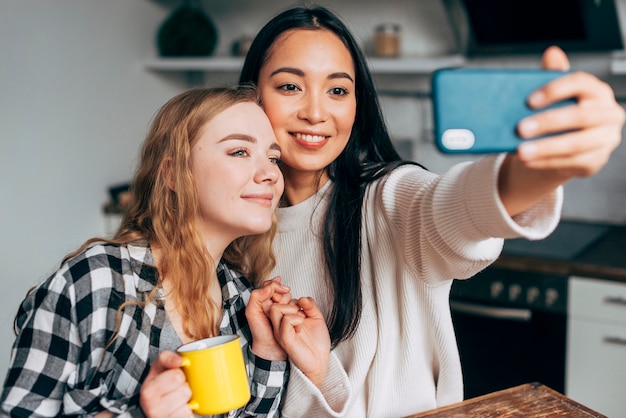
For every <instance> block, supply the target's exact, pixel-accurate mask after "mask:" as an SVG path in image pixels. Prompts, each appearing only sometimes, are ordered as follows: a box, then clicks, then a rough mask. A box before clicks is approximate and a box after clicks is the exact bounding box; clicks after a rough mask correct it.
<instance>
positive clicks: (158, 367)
mask: <svg viewBox="0 0 626 418" xmlns="http://www.w3.org/2000/svg"><path fill="white" fill-rule="evenodd" d="M182 364H183V358H182V357H181V356H179V355H178V354H176V353H174V352H172V351H163V352H162V353H161V354H159V356H158V357H157V359H156V360H155V361H154V362H153V363H152V366H151V367H150V371H149V372H148V377H153V376H156V375H159V374H161V373H163V372H164V371H166V370H170V369H178V368H179V367H180V366H182ZM146 378H147V377H146Z"/></svg>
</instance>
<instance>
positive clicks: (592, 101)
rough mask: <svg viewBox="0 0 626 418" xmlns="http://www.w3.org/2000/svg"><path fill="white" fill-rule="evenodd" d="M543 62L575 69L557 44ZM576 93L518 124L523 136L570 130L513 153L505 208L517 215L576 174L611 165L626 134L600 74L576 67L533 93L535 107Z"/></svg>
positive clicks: (505, 169) (502, 179)
mask: <svg viewBox="0 0 626 418" xmlns="http://www.w3.org/2000/svg"><path fill="white" fill-rule="evenodd" d="M543 67H544V68H545V69H551V70H567V69H569V60H568V58H567V56H566V55H565V53H564V52H563V51H562V50H561V49H560V48H557V47H551V48H548V49H547V50H546V51H545V53H544V54H543ZM570 98H575V99H577V103H576V104H573V105H570V106H564V107H560V108H557V109H551V110H547V111H545V112H542V113H540V114H537V115H533V116H531V117H528V118H526V119H525V120H523V121H521V122H520V124H519V125H518V131H519V133H520V136H521V137H523V138H532V137H537V136H541V135H545V134H549V133H556V132H565V133H562V134H559V135H556V136H553V137H550V138H546V139H541V140H537V141H532V142H527V143H523V144H522V145H520V146H519V148H518V150H517V153H515V154H511V155H509V156H507V158H506V160H505V161H504V164H503V165H502V167H501V170H500V175H499V178H498V191H499V194H500V199H501V201H502V203H503V204H504V207H505V208H506V210H507V211H508V213H509V214H510V215H511V216H514V215H516V214H518V213H520V212H523V211H524V210H526V209H528V208H530V207H531V206H533V205H534V204H536V203H537V202H538V201H539V200H541V199H542V198H543V197H545V196H546V195H548V194H549V193H552V192H553V191H554V190H555V189H556V188H557V187H559V186H560V185H562V184H564V183H566V182H567V181H568V180H571V179H572V178H574V177H588V176H592V175H594V174H595V173H597V172H598V171H600V170H601V169H602V167H604V166H605V164H606V163H607V161H608V160H609V157H610V155H611V153H612V152H613V151H614V150H615V148H617V146H618V145H619V144H620V142H621V139H622V127H623V125H624V120H625V114H624V110H623V109H622V107H621V106H620V105H619V104H618V103H617V102H616V100H615V96H614V94H613V90H612V89H611V87H610V86H609V85H608V84H607V83H605V82H603V81H601V80H599V79H598V78H596V77H595V76H593V75H591V74H588V73H583V72H573V73H570V74H567V75H565V76H563V77H560V78H559V79H557V80H554V81H553V82H551V83H549V84H548V85H546V86H544V87H543V88H541V89H539V90H538V91H536V92H534V93H533V94H532V95H531V96H530V98H529V105H530V106H531V107H533V108H538V109H539V108H543V107H546V106H548V105H550V104H552V103H555V102H558V101H561V100H564V99H570Z"/></svg>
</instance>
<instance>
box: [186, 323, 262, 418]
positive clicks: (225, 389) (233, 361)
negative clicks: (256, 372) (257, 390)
mask: <svg viewBox="0 0 626 418" xmlns="http://www.w3.org/2000/svg"><path fill="white" fill-rule="evenodd" d="M239 344H240V343H239V336H238V335H221V336H219V337H211V338H205V339H203V340H198V341H194V342H191V343H187V344H183V345H181V346H180V347H178V348H177V349H176V352H177V353H178V354H179V355H180V356H182V357H183V366H182V367H183V372H184V373H185V377H186V378H187V384H189V387H190V388H191V393H192V394H191V400H190V402H189V407H190V408H191V409H192V410H193V412H194V413H195V414H198V415H213V414H223V413H225V412H228V411H230V410H233V409H238V408H241V407H242V406H244V405H245V404H246V403H247V402H248V401H249V400H250V386H249V384H248V373H247V372H246V365H245V363H244V360H243V352H242V350H241V346H240V345H239Z"/></svg>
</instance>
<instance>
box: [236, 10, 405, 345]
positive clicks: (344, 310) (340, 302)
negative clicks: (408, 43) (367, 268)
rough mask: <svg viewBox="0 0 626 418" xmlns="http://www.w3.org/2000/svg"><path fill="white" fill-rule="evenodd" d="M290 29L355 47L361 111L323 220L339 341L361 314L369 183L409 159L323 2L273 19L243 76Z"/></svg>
mask: <svg viewBox="0 0 626 418" xmlns="http://www.w3.org/2000/svg"><path fill="white" fill-rule="evenodd" d="M291 29H304V30H328V31H331V32H333V33H334V34H336V35H337V36H338V37H339V39H341V41H342V42H343V43H344V45H345V46H346V48H347V49H348V50H349V51H350V54H351V56H352V60H353V61H354V67H355V76H356V80H355V90H356V91H355V94H356V117H355V121H354V125H353V127H352V132H351V134H350V139H349V140H348V143H347V145H346V148H345V149H344V151H343V152H342V153H341V155H339V157H337V159H336V160H335V161H333V162H332V163H331V164H330V165H329V166H328V167H327V168H326V170H327V173H328V176H329V178H330V179H331V180H332V181H333V184H334V188H333V189H332V195H331V198H330V204H329V207H328V211H327V214H326V215H327V216H326V217H325V223H324V255H325V261H326V266H327V268H328V271H329V274H330V280H331V285H332V288H333V295H334V298H333V307H332V311H331V313H330V317H329V318H328V322H329V323H328V328H329V331H330V338H331V341H332V345H333V346H336V345H337V343H339V342H340V341H342V340H346V339H348V338H350V337H351V336H352V335H353V334H354V332H355V330H356V328H357V326H358V323H359V320H360V318H361V311H362V296H361V277H360V276H361V219H362V203H363V196H364V195H365V191H366V187H367V185H368V184H369V183H370V182H372V181H374V180H376V179H378V178H380V177H382V176H384V175H386V174H387V173H389V172H390V171H391V170H393V169H394V168H396V167H398V166H399V165H402V164H406V163H409V162H408V161H402V160H401V158H400V156H399V155H398V153H397V151H396V150H395V148H394V146H393V144H392V142H391V138H390V136H389V132H388V131H387V127H386V126H385V122H384V120H383V116H382V113H381V110H380V105H379V103H378V98H377V96H376V92H375V89H374V83H373V81H372V77H371V75H370V72H369V69H368V67H367V63H366V61H365V57H364V55H363V52H362V51H361V49H360V48H359V46H358V44H357V43H356V41H355V39H354V37H353V36H352V35H351V34H350V31H349V30H348V28H347V27H346V26H345V24H344V23H343V22H342V21H341V20H340V19H339V18H338V17H337V16H336V15H335V14H333V13H332V12H331V11H330V10H328V9H326V8H324V7H321V6H315V7H296V8H292V9H289V10H286V11H284V12H282V13H281V14H279V15H277V16H276V17H274V18H273V19H272V20H270V21H269V22H268V23H267V24H266V25H265V26H264V27H263V28H262V29H261V30H260V31H259V33H258V34H257V36H256V37H255V39H254V40H253V42H252V45H251V46H250V50H249V52H248V54H247V56H246V59H245V61H244V64H243V68H242V70H241V76H240V78H239V82H240V83H254V84H257V83H258V81H259V73H260V71H261V67H262V66H263V64H264V63H265V62H266V60H267V58H268V54H269V53H270V51H271V48H272V45H273V44H274V42H275V41H276V39H277V38H278V37H279V36H280V35H281V34H282V33H284V32H285V31H288V30H291Z"/></svg>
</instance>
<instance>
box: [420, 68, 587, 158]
mask: <svg viewBox="0 0 626 418" xmlns="http://www.w3.org/2000/svg"><path fill="white" fill-rule="evenodd" d="M564 74H565V72H562V71H548V70H532V69H486V68H447V69H440V70H437V71H435V72H434V73H433V75H432V79H431V81H432V99H433V117H434V128H435V143H436V145H437V148H438V149H439V150H440V151H441V152H443V153H446V154H463V153H465V154H484V153H493V152H513V151H515V150H516V149H517V147H518V146H519V145H520V143H521V142H522V141H527V139H525V140H523V139H521V138H520V137H519V135H518V134H517V124H518V122H519V121H520V120H521V119H523V118H525V117H527V116H530V115H532V114H534V113H537V112H540V111H543V110H545V109H547V108H544V109H538V110H533V109H530V108H529V107H528V106H527V104H526V100H527V98H528V96H529V95H530V94H531V93H532V92H533V91H535V90H536V89H538V88H539V87H541V86H543V85H545V84H547V83H549V82H550V81H552V80H554V79H555V78H557V77H560V76H562V75H564ZM572 103H575V101H574V100H565V101H562V102H559V103H556V104H554V105H552V106H549V107H548V108H552V107H558V106H564V105H567V104H572ZM534 139H538V138H534Z"/></svg>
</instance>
